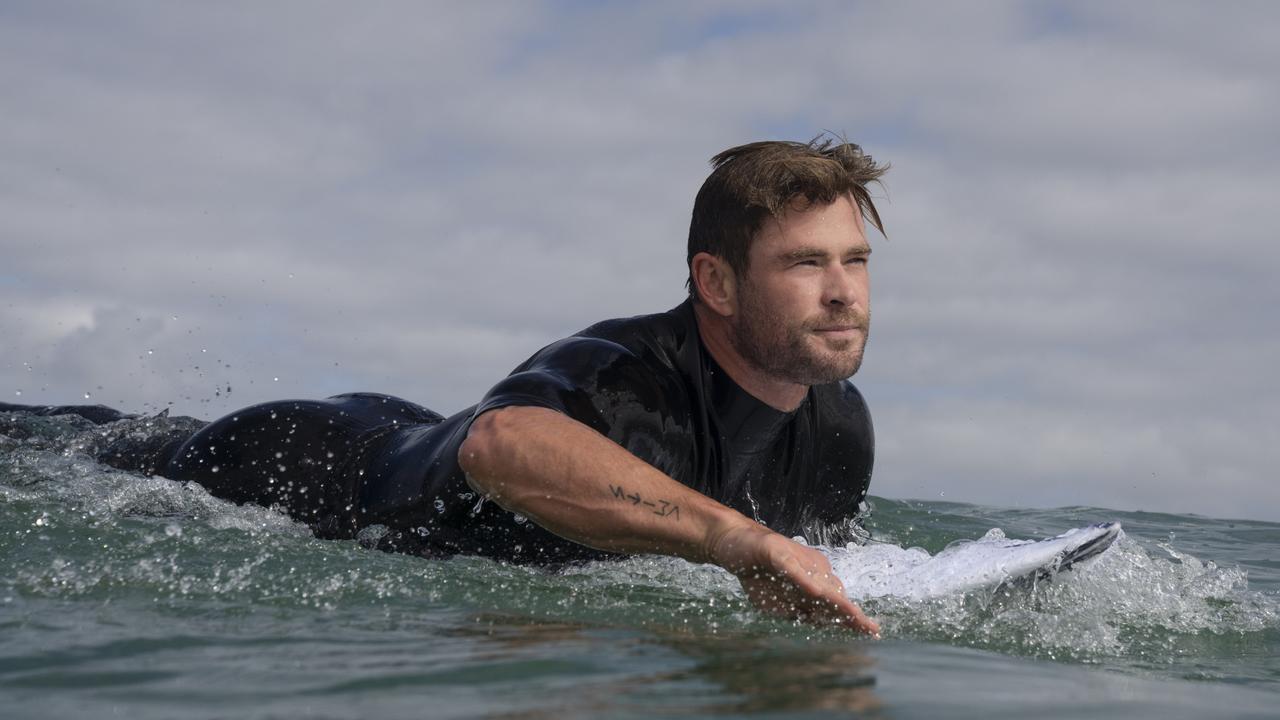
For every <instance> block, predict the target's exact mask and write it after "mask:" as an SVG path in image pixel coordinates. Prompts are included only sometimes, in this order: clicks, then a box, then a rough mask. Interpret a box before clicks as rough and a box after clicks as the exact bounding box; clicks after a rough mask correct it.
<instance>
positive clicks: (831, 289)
mask: <svg viewBox="0 0 1280 720" xmlns="http://www.w3.org/2000/svg"><path fill="white" fill-rule="evenodd" d="M823 290H824V293H823V295H824V297H823V298H822V302H823V304H824V305H841V306H846V307H852V306H853V305H856V304H857V302H858V279H857V278H856V277H855V273H854V272H853V271H852V270H851V269H850V268H849V267H848V266H846V265H845V264H844V263H835V264H834V265H832V266H831V267H830V268H828V269H827V272H826V282H825V283H824V285H823Z"/></svg>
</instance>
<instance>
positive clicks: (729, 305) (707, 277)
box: [690, 252, 738, 317]
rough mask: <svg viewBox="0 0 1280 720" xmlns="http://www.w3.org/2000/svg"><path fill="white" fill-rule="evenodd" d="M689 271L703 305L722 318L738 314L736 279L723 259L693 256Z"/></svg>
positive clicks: (701, 254)
mask: <svg viewBox="0 0 1280 720" xmlns="http://www.w3.org/2000/svg"><path fill="white" fill-rule="evenodd" d="M690 269H691V270H692V274H693V284H694V288H695V289H696V290H697V291H698V297H700V298H701V299H702V304H703V305H706V306H707V307H708V308H710V309H711V310H712V311H713V312H715V313H716V314H717V315H721V316H723V317H730V316H732V315H734V314H736V313H737V312H738V278H737V276H736V275H734V274H733V268H731V267H729V263H728V262H726V261H725V260H724V258H720V257H716V256H715V255H712V254H711V253H705V252H700V253H698V254H697V255H694V256H693V262H692V264H691V266H690Z"/></svg>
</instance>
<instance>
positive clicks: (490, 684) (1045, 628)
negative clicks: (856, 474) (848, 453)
mask: <svg viewBox="0 0 1280 720" xmlns="http://www.w3.org/2000/svg"><path fill="white" fill-rule="evenodd" d="M103 432H120V429H119V428H117V429H115V430H110V429H108V430H101V429H96V428H91V427H88V426H86V425H84V424H82V423H77V422H75V421H73V420H66V419H40V420H38V421H37V420H33V419H25V420H23V421H21V422H18V421H16V420H14V419H13V418H12V417H10V418H8V421H7V424H6V422H0V568H3V576H2V577H0V717H3V718H56V717H103V716H120V717H130V718H153V717H154V718H222V717H226V718H271V717H282V718H283V717H321V718H328V717H333V718H340V717H341V718H348V717H355V716H359V717H425V718H461V717H513V718H514V717H520V718H539V717H556V718H561V717H583V718H594V717H652V716H655V715H660V716H679V717H701V716H705V717H781V718H791V717H832V716H859V717H886V718H912V717H921V718H925V717H982V718H1000V717H1009V718H1024V717H1029V716H1035V717H1037V718H1041V717H1119V716H1123V717H1153V718H1154V717H1160V718H1181V717H1186V718H1199V717H1270V718H1274V717H1276V716H1277V710H1276V707H1277V704H1280V524H1275V523H1264V522H1249V521H1227V520H1217V519H1211V518H1202V517H1195V516H1187V515H1157V514H1147V513H1126V512H1116V511H1113V510H1103V509H1097V508H1059V509H1053V510H1013V509H1000V508H991V507H980V506H973V505H962V504H954V503H920V502H901V501H892V500H885V499H877V500H876V501H875V504H876V512H875V514H874V516H873V518H872V520H871V522H870V529H871V530H872V532H873V534H874V537H875V539H876V540H877V541H882V542H890V543H894V544H897V545H902V546H918V547H922V548H924V549H926V550H928V551H929V552H937V551H939V550H941V549H942V548H943V547H945V546H946V545H947V544H948V543H950V542H952V541H954V540H956V539H958V538H976V537H979V536H981V535H982V534H984V533H985V532H986V531H987V530H989V529H990V528H993V527H999V528H1001V529H1003V530H1004V532H1005V533H1006V534H1007V535H1009V536H1010V537H1028V538H1041V537H1046V536H1050V535H1055V534H1057V533H1059V532H1061V531H1063V530H1065V529H1067V528H1070V527H1075V526H1079V525H1083V524H1087V523H1092V522H1098V521H1102V520H1111V519H1118V520H1120V521H1121V522H1122V523H1123V524H1124V527H1125V530H1126V533H1127V535H1126V537H1125V538H1123V539H1122V540H1121V541H1120V542H1119V543H1118V544H1117V545H1116V546H1115V547H1113V548H1112V549H1111V550H1108V551H1107V552H1106V553H1104V554H1103V556H1101V557H1100V558H1098V559H1097V560H1096V561H1095V562H1094V563H1092V564H1090V565H1089V566H1088V567H1085V568H1081V569H1079V570H1078V571H1076V572H1073V573H1068V574H1064V575H1063V576H1060V577H1059V578H1058V580H1057V581H1056V582H1054V583H1049V584H1043V585H1040V586H1037V587H1036V588H1034V589H1023V590H1012V591H1001V592H990V591H984V592H978V593H973V594H970V595H968V596H956V597H945V598H937V599H934V600H929V601H920V602H914V603H912V602H906V601H900V600H894V599H883V600H878V601H869V602H867V603H866V604H865V605H866V607H867V609H868V610H869V611H870V612H871V613H872V614H873V615H875V616H876V617H878V618H879V619H880V620H881V622H882V624H883V626H884V629H885V633H884V639H883V640H881V641H878V642H877V641H871V640H866V639H863V638H859V637H855V636H851V635H849V634H847V633H844V632H840V631H830V630H815V629H813V628H809V627H806V626H801V625H795V624H791V623H787V622H782V621H777V620H771V619H768V618H764V617H761V616H759V615H757V614H756V613H754V612H753V611H752V610H751V609H750V608H749V607H748V606H747V604H746V603H745V602H744V600H743V598H742V597H741V595H740V593H739V592H738V588H737V585H736V581H734V580H733V578H732V577H730V576H728V575H726V574H725V573H723V572H722V571H720V570H718V569H716V568H713V567H707V566H695V565H690V564H688V563H684V562H681V561H677V560H671V559H664V558H638V559H634V560H631V561H627V562H623V563H614V564H602V565H593V566H586V567H581V568H574V569H572V570H569V571H566V572H562V573H558V574H553V573H548V572H544V571H539V570H535V569H528V568H521V567H511V566H504V565H500V564H497V563H493V562H490V561H487V560H483V559H478V558H455V559H452V560H446V561H440V560H424V559H421V558H415V557H407V556H398V555H390V554H386V553H381V552H378V551H374V550H370V549H366V548H365V547H363V546H361V544H360V543H358V542H331V541H320V540H316V539H314V538H312V537H311V536H310V534H309V533H308V532H307V531H306V529H305V528H304V527H302V526H299V525H297V524H295V523H293V522H291V521H289V520H288V519H287V518H285V517H283V516H281V515H279V514H276V513H273V512H271V511H269V510H266V509H263V508H257V507H237V506H234V505H230V504H227V503H224V502H222V501H220V500H217V499H215V498H212V497H210V496H209V495H208V494H207V493H205V492H204V491H203V490H202V489H201V488H199V487H198V486H184V485H180V484H178V483H173V482H170V481H167V480H163V479H160V478H143V477H139V476H136V475H131V474H128V473H123V472H119V471H115V470H112V469H110V468H106V467H104V466H101V465H98V464H96V463H94V462H93V461H92V460H91V459H90V458H89V457H88V456H87V455H86V454H85V451H88V450H92V448H93V446H94V445H95V443H98V442H100V441H101V440H102V437H101V434H102V433H103ZM880 484H881V485H882V486H884V485H886V484H890V481H889V480H887V479H881V480H880ZM832 552H840V550H838V549H833V550H832Z"/></svg>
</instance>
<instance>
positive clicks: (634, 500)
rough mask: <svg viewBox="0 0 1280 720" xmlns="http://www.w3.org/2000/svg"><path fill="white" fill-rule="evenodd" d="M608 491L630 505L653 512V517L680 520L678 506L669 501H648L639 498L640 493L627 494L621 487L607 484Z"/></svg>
mask: <svg viewBox="0 0 1280 720" xmlns="http://www.w3.org/2000/svg"><path fill="white" fill-rule="evenodd" d="M609 490H610V491H611V492H613V496H614V497H615V498H617V499H619V500H622V501H624V502H629V503H631V504H632V505H640V506H643V507H645V508H648V509H649V510H652V511H653V514H654V515H658V516H660V517H669V518H671V519H673V520H679V519H680V506H679V505H676V504H675V503H672V502H671V501H669V500H657V501H650V500H645V499H644V498H642V497H640V493H638V492H635V493H628V492H627V491H626V490H625V489H623V487H622V486H621V485H614V484H612V483H610V484H609Z"/></svg>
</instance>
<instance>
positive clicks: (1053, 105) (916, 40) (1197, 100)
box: [0, 0, 1280, 520]
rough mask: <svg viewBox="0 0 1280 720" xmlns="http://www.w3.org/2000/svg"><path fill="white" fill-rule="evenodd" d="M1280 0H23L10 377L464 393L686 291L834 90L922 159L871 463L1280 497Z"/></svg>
mask: <svg viewBox="0 0 1280 720" xmlns="http://www.w3.org/2000/svg"><path fill="white" fill-rule="evenodd" d="M1278 27H1280V4H1277V3H1273V2H1268V1H1266V0H1263V1H1260V2H1223V3H1203V2H1195V3H1191V2H1185V3H1184V2H1169V1H1166V0H1159V1H1153V2H1092V3H1090V2H1071V3H1033V2H966V3H936V2H929V3H912V2H901V1H894V2H888V1H886V2H862V3H853V2H832V3H804V2H787V3H763V2H692V3H690V2H669V3H661V2H647V3H634V4H632V3H614V2H603V3H591V2H569V1H565V2H545V3H538V2H528V1H521V2H512V3H497V2H494V3H487V2H486V3H482V2H476V3H448V4H446V3H439V4H435V5H433V4H430V3H425V2H403V3H390V2H362V3H350V2H329V3H325V2H312V1H307V2H290V3H286V2H245V3H234V2H218V3H194V2H193V3H177V2H160V1H158V2H116V3H101V2H86V3H74V2H57V3H49V2H44V1H43V0H39V1H34V2H21V1H18V0H4V2H0V399H2V400H7V401H11V402H28V403H41V404H43V403H68V402H86V400H85V396H86V395H88V396H89V397H90V399H89V400H88V402H103V403H106V404H109V405H113V406H116V407H119V408H122V409H125V410H129V411H135V412H136V411H157V410H160V409H163V408H165V407H170V408H172V410H173V411H174V412H176V413H182V414H191V415H196V416H198V417H203V418H213V417H216V416H218V415H221V414H223V413H225V412H229V411H231V410H233V409H235V408H238V407H241V406H244V405H248V404H252V403H256V402H260V401H264V400H270V399H280V398H290V397H323V396H326V395H330V394H335V393H339V392H348V391H355V390H368V391H378V392H385V393H391V394H395V395H400V396H403V397H405V398H408V399H411V400H414V401H417V402H419V403H422V404H424V405H427V406H428V407H431V408H433V409H435V410H437V411H440V412H443V413H446V414H448V413H452V412H456V411H458V410H461V409H463V408H465V407H466V406H468V405H470V404H472V403H474V402H475V401H477V400H478V399H479V398H480V396H481V395H482V394H483V393H484V392H485V391H486V389H487V388H488V387H489V386H490V385H491V384H493V383H494V382H496V381H497V380H498V379H499V378H501V377H502V376H503V375H505V374H506V373H507V372H509V371H510V369H511V368H512V367H513V366H515V365H516V364H518V363H519V362H520V361H522V360H523V359H524V358H525V357H527V356H528V355H529V354H531V353H532V352H533V351H535V350H537V349H538V348H539V347H541V346H542V345H545V344H547V343H548V342H551V341H553V340H555V339H557V338H560V337H562V336H564V335H566V334H569V333H572V332H574V331H576V330H579V329H581V328H583V327H585V326H586V325H589V324H591V323H592V322H594V321H596V320H599V319H603V318H606V317H616V316H624V315H636V314H642V313H648V312H656V311H661V310H665V309H668V308H670V307H672V306H674V305H676V304H677V303H679V302H680V301H681V299H682V298H683V292H684V290H683V280H684V277H685V273H686V270H685V267H684V257H685V249H684V248H685V239H686V233H687V228H688V218H689V211H690V209H691V207H692V201H693V195H694V193H695V192H696V191H697V188H698V186H699V185H700V184H701V182H702V180H703V178H704V177H705V176H706V173H707V171H708V165H707V160H708V158H709V157H710V156H711V155H713V154H715V153H716V152H718V151H720V150H722V149H724V148H727V147H729V146H732V145H736V144H739V143H742V142H747V141H752V140H758V139H766V138H776V139H791V140H807V139H809V138H810V137H812V136H813V135H815V134H817V133H818V132H820V131H822V130H832V131H836V132H840V133H844V134H846V135H847V136H848V138H849V139H850V140H851V141H853V142H857V143H859V144H861V145H862V146H863V147H864V148H865V149H866V150H867V151H868V152H869V153H871V154H872V155H873V156H874V157H875V158H877V159H878V160H882V161H887V162H889V163H891V164H892V165H893V169H892V170H891V172H890V173H889V175H888V176H887V178H886V183H885V187H884V189H883V190H878V191H877V192H876V196H877V197H878V198H879V206H880V211H881V214H882V216H883V217H884V220H885V223H886V226H887V229H888V231H889V236H890V237H889V239H888V240H884V239H882V238H880V237H879V236H876V237H875V238H873V245H874V247H875V256H874V260H873V262H872V276H873V302H872V306H873V316H874V321H873V326H872V333H871V341H870V345H869V347H868V356H867V361H866V362H865V364H864V365H863V368H862V370H861V371H860V372H859V374H858V375H857V376H856V377H855V382H856V383H857V384H858V386H859V387H860V388H861V389H862V390H863V392H864V394H865V395H866V396H867V398H868V401H869V402H870V404H871V407H872V412H873V414H874V416H875V419H876V430H877V438H878V443H879V448H878V456H877V467H876V474H875V480H874V482H873V485H872V493H873V494H874V495H880V496H884V497H891V498H921V499H931V500H936V499H945V500H956V501H965V502H975V503H983V504H991V505H999V506H1017V507H1024V506H1062V505H1094V506H1101V507H1109V508H1115V509H1121V510H1138V509H1141V510H1151V511H1169V512H1178V513H1188V512H1190V513H1199V514H1204V515H1212V516H1218V517H1249V518H1259V519H1268V520H1280V482H1278V480H1280V478H1277V467H1280V381H1277V378H1276V369H1277V368H1278V367H1280V321H1278V320H1277V318H1276V312H1277V307H1278V306H1280V290H1278V289H1277V288H1278V287H1280V283H1277V275H1278V272H1277V271H1280V243H1277V238H1276V234H1277V231H1276V228H1278V227H1280V201H1277V199H1276V197H1277V192H1278V191H1280V130H1277V128H1280V89H1278V88H1280V43H1277V42H1276V41H1275V31H1276V29H1277V28H1278ZM1100 519H1102V518H1100Z"/></svg>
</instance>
